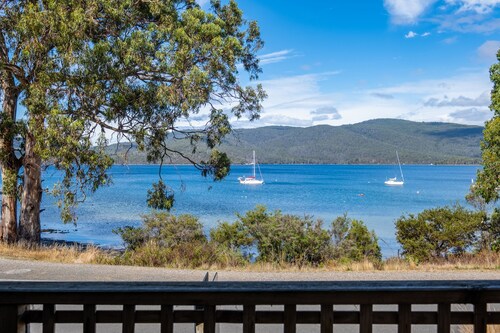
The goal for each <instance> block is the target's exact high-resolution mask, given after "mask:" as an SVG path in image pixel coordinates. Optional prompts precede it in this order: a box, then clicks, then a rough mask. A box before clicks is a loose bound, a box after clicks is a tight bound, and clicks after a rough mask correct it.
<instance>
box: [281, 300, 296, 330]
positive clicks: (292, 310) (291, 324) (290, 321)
mask: <svg viewBox="0 0 500 333" xmlns="http://www.w3.org/2000/svg"><path fill="white" fill-rule="evenodd" d="M283 326H284V332H287V333H288V332H289V333H295V332H296V331H297V305H295V304H286V305H285V318H284V323H283Z"/></svg>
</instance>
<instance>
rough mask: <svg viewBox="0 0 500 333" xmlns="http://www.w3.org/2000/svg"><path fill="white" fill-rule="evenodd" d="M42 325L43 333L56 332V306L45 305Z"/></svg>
mask: <svg viewBox="0 0 500 333" xmlns="http://www.w3.org/2000/svg"><path fill="white" fill-rule="evenodd" d="M42 325H43V330H42V332H43V333H54V332H55V328H56V325H55V305H54V304H44V305H43V313H42Z"/></svg>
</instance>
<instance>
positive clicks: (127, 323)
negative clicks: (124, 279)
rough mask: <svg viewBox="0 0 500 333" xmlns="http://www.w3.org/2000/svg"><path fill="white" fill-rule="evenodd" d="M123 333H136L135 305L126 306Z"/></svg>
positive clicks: (123, 314) (124, 308)
mask: <svg viewBox="0 0 500 333" xmlns="http://www.w3.org/2000/svg"><path fill="white" fill-rule="evenodd" d="M122 316H123V317H122V321H123V324H122V325H123V327H122V332H123V333H134V331H135V305H130V304H126V305H124V306H123V313H122Z"/></svg>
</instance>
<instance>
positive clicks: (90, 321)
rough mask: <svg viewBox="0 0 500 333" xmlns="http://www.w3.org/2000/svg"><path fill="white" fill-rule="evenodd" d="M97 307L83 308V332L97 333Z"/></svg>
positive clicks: (90, 305) (87, 306)
mask: <svg viewBox="0 0 500 333" xmlns="http://www.w3.org/2000/svg"><path fill="white" fill-rule="evenodd" d="M95 310H96V306H95V304H85V305H84V306H83V331H84V332H85V333H95V332H96V322H97V321H96V313H95Z"/></svg>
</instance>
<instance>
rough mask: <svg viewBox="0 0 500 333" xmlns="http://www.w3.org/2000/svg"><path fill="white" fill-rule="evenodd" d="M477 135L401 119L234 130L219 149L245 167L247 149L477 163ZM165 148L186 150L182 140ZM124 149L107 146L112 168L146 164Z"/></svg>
mask: <svg viewBox="0 0 500 333" xmlns="http://www.w3.org/2000/svg"><path fill="white" fill-rule="evenodd" d="M482 132H483V127H481V126H473V125H461V124H454V123H444V122H443V123H441V122H430V123H425V122H412V121H408V120H400V119H373V120H367V121H364V122H361V123H357V124H349V125H340V126H330V125H316V126H311V127H291V126H266V127H257V128H252V129H234V130H233V132H232V133H231V134H230V135H228V136H227V137H226V138H225V139H224V141H223V143H222V145H221V146H220V148H219V150H221V151H223V152H226V153H227V154H228V156H229V158H230V159H231V161H232V163H235V164H244V163H248V162H250V160H251V156H252V150H255V151H256V153H257V158H258V161H259V163H263V164H394V163H395V160H396V156H395V155H396V150H397V151H398V153H399V156H400V158H401V161H402V163H405V164H477V163H480V161H481V151H480V141H481V139H482V137H483V134H482ZM169 144H171V147H172V148H173V149H177V150H180V151H183V152H186V151H191V149H190V148H189V144H188V142H186V141H184V142H183V140H180V141H175V142H169ZM121 147H122V148H121ZM128 147H129V144H122V145H120V146H118V147H117V146H116V145H113V146H111V147H109V149H110V150H109V152H111V153H112V155H113V156H112V157H113V158H114V159H115V161H116V163H125V162H128V163H132V164H146V163H147V162H146V157H145V154H144V153H143V152H139V151H137V149H136V148H135V147H133V148H132V149H131V150H130V151H129V152H128V154H127V155H126V154H125V150H126V149H127V148H128ZM189 156H190V157H192V158H197V159H204V158H205V159H206V157H207V152H206V151H205V150H204V149H201V148H200V149H199V150H198V151H197V152H196V153H195V154H190V155H189ZM171 157H172V159H171V162H172V163H185V161H184V162H183V161H182V159H181V158H180V156H175V155H173V156H171Z"/></svg>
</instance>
